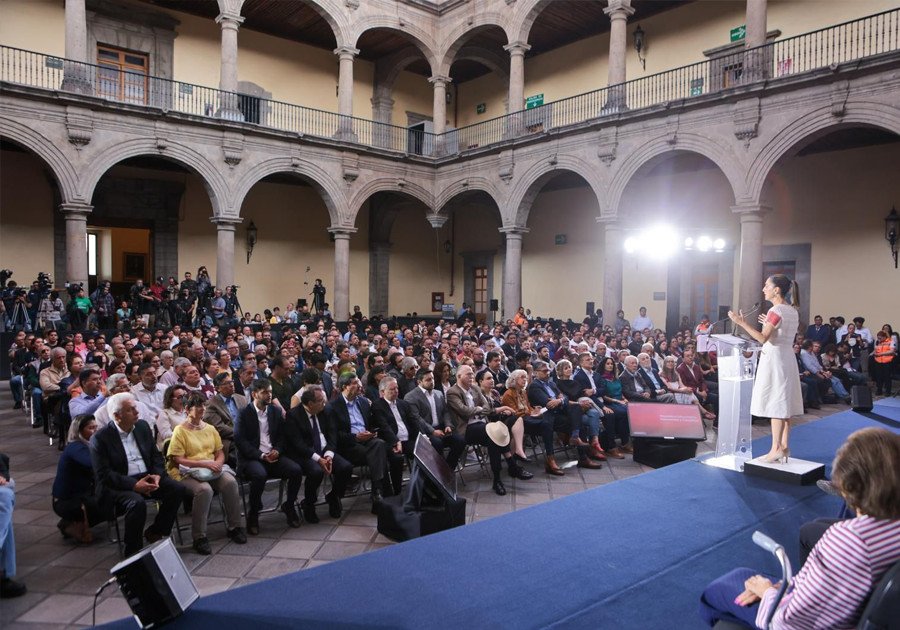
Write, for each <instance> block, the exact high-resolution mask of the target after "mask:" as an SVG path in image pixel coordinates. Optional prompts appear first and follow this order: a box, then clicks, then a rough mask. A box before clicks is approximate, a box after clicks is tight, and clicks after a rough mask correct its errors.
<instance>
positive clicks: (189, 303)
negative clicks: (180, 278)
mask: <svg viewBox="0 0 900 630" xmlns="http://www.w3.org/2000/svg"><path fill="white" fill-rule="evenodd" d="M186 275H188V276H190V274H186ZM175 314H176V315H177V317H174V318H173V323H175V324H178V325H180V326H187V327H188V328H190V327H191V322H192V321H193V319H194V297H193V296H192V295H191V293H190V291H189V290H188V289H182V290H181V295H180V296H178V299H176V300H175Z"/></svg>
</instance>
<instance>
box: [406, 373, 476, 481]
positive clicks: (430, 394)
mask: <svg viewBox="0 0 900 630" xmlns="http://www.w3.org/2000/svg"><path fill="white" fill-rule="evenodd" d="M403 400H405V401H406V402H408V403H409V404H410V405H411V406H412V408H413V410H414V411H415V412H416V413H418V415H419V420H420V422H419V430H420V431H421V432H422V433H424V434H425V435H427V436H428V439H429V440H431V445H432V446H434V448H435V449H436V450H437V451H438V452H439V453H443V452H444V449H445V448H446V449H448V451H447V465H448V466H450V470H456V465H457V464H458V463H459V460H460V458H461V457H462V454H463V452H464V451H465V450H466V438H465V437H464V436H462V435H459V434H458V433H455V432H454V431H453V419H452V417H451V415H450V409H449V408H448V407H447V401H446V400H445V399H444V394H443V393H441V392H439V391H436V390H435V389H434V373H433V372H432V371H431V370H419V371H418V372H416V387H415V388H414V389H413V390H412V391H411V392H409V393H408V394H407V395H406V396H404V397H403Z"/></svg>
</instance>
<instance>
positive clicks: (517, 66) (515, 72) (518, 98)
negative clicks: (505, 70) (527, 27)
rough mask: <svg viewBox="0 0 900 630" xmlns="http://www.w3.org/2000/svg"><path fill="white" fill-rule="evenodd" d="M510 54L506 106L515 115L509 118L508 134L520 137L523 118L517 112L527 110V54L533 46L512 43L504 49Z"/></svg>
mask: <svg viewBox="0 0 900 630" xmlns="http://www.w3.org/2000/svg"><path fill="white" fill-rule="evenodd" d="M503 50H505V51H507V52H508V53H509V93H508V97H507V98H508V100H507V104H506V108H507V111H508V112H509V113H510V114H513V115H512V116H510V117H509V118H508V121H509V127H508V129H507V134H508V135H510V136H515V135H518V134H519V133H521V132H522V117H521V115H515V114H516V112H519V111H521V110H522V109H524V108H525V53H526V52H528V51H529V50H531V46H529V45H528V44H526V43H525V42H512V43H511V44H507V45H506V46H504V47H503Z"/></svg>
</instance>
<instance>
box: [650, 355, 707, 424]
mask: <svg viewBox="0 0 900 630" xmlns="http://www.w3.org/2000/svg"><path fill="white" fill-rule="evenodd" d="M677 364H678V360H677V359H676V358H675V357H673V356H672V355H669V356H667V357H666V358H665V360H664V361H663V367H662V369H661V370H660V371H659V378H661V379H662V381H663V383H665V384H666V388H668V390H669V391H670V392H672V393H673V394H674V395H675V402H676V403H678V404H679V405H697V407H699V408H700V413H701V414H702V415H703V417H704V418H706V419H707V420H715V419H716V414H714V413H712V412H711V411H707V410H706V409H704V408H703V405H701V404H700V401H699V400H698V399H697V396H696V394H694V391H693V390H692V389H691V388H690V387H686V386H685V384H684V383H682V382H681V377H680V376H678V372H677V371H676V370H675V366H676V365H677Z"/></svg>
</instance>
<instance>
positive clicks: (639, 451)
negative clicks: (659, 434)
mask: <svg viewBox="0 0 900 630" xmlns="http://www.w3.org/2000/svg"><path fill="white" fill-rule="evenodd" d="M631 442H632V446H633V447H634V455H633V459H634V461H636V462H637V463H639V464H644V465H645V466H650V468H662V467H663V466H669V465H671V464H677V463H678V462H683V461H684V460H686V459H691V458H692V457H695V456H696V455H697V442H695V441H693V440H667V439H665V438H635V437H633V438H632V440H631Z"/></svg>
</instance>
